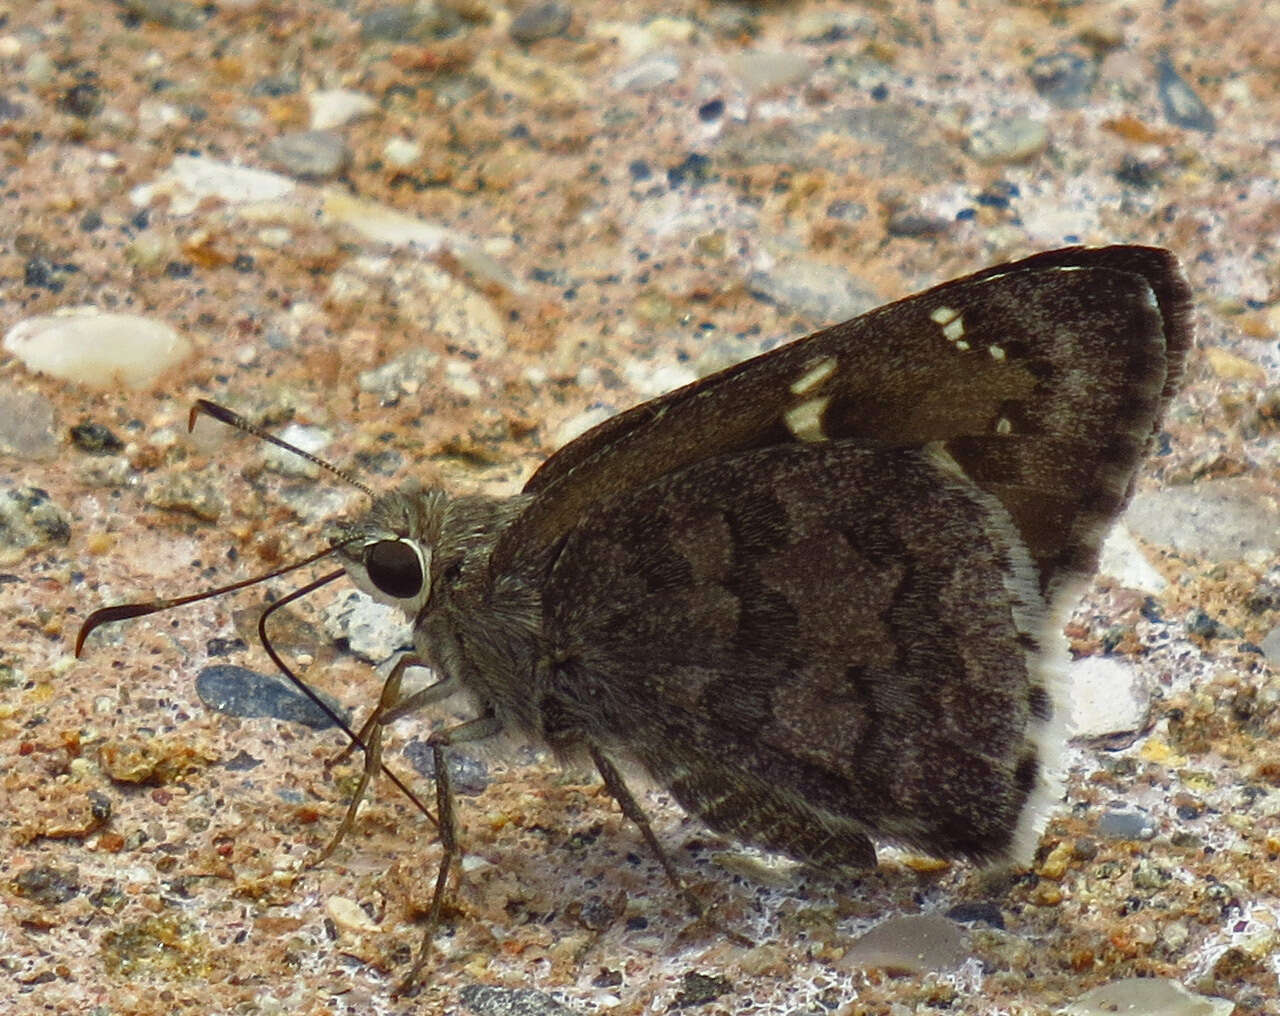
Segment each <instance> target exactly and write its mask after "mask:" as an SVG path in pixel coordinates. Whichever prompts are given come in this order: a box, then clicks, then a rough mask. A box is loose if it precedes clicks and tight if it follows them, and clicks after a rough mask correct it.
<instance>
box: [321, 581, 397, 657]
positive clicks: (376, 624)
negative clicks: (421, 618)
mask: <svg viewBox="0 0 1280 1016" xmlns="http://www.w3.org/2000/svg"><path fill="white" fill-rule="evenodd" d="M324 630H325V632H326V633H328V635H329V636H330V637H331V638H334V639H340V640H342V641H344V642H345V643H346V644H347V647H348V648H349V649H350V650H351V652H352V653H354V654H355V655H356V656H358V657H360V659H362V660H365V661H367V662H369V663H381V662H382V661H383V660H385V659H387V658H388V657H389V656H391V654H392V653H395V652H396V651H397V650H400V649H404V648H406V647H408V646H412V645H413V627H412V625H410V624H409V622H408V620H407V619H406V618H405V616H404V611H402V610H400V609H399V608H397V607H391V606H388V605H387V604H384V603H379V602H378V601H377V600H375V599H373V597H371V596H369V595H368V594H366V593H363V592H361V591H360V590H358V589H352V590H349V591H348V592H347V593H346V595H345V596H342V597H340V598H339V599H337V600H335V601H334V602H333V603H331V604H330V605H329V606H328V607H327V608H326V609H325V612H324Z"/></svg>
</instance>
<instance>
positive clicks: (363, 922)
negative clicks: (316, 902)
mask: <svg viewBox="0 0 1280 1016" xmlns="http://www.w3.org/2000/svg"><path fill="white" fill-rule="evenodd" d="M324 909H325V911H326V912H327V913H328V915H329V917H330V918H331V919H332V920H333V923H334V924H335V925H337V926H338V928H339V929H340V930H342V931H345V932H347V933H349V934H352V935H370V934H373V933H374V932H376V931H378V925H377V923H376V922H375V921H374V920H373V918H371V917H370V916H369V915H368V914H366V913H365V912H364V910H363V909H361V907H360V904H359V903H357V902H356V901H355V900H352V899H348V898H347V897H346V896H330V897H329V898H328V899H327V900H325V904H324Z"/></svg>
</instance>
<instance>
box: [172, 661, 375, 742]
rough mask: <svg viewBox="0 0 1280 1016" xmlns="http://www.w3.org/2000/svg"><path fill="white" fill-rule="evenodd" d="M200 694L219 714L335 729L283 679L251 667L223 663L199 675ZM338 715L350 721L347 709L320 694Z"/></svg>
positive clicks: (318, 708) (321, 711)
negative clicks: (268, 718) (263, 718)
mask: <svg viewBox="0 0 1280 1016" xmlns="http://www.w3.org/2000/svg"><path fill="white" fill-rule="evenodd" d="M196 694H197V695H199V696H200V701H201V702H203V703H204V704H205V705H207V706H208V707H209V708H210V709H212V710H214V711H215V712H219V713H225V714H226V715H228V716H246V717H253V716H269V717H272V718H273V719H277V720H285V721H286V722H288V723H301V724H302V725H304V726H307V727H310V728H311V729H312V730H327V729H328V728H330V727H332V726H335V724H334V722H333V720H332V719H330V717H329V716H327V715H326V714H325V712H324V710H322V709H321V708H320V707H319V706H317V705H316V704H315V703H314V702H312V701H311V700H310V699H309V698H307V697H306V695H305V694H303V693H302V692H300V691H299V690H298V689H297V688H295V687H294V686H293V685H292V684H290V683H289V682H288V681H287V680H286V679H285V678H283V677H276V676H274V675H272V674H260V673H258V671H256V670H249V669H248V668H247V667H237V666H234V665H232V664H229V663H219V664H215V665H214V666H212V667H205V668H204V669H203V670H202V671H200V673H199V674H197V675H196ZM316 694H317V695H319V696H320V698H321V699H323V700H324V701H325V702H326V703H327V704H328V706H329V708H330V709H332V710H333V711H334V712H335V713H337V715H339V716H340V717H342V719H343V720H344V721H346V722H350V713H349V712H348V711H347V710H346V708H345V707H344V706H343V705H342V704H341V703H340V702H338V701H337V700H336V699H334V698H333V697H332V696H330V695H327V694H325V693H324V692H321V691H317V692H316Z"/></svg>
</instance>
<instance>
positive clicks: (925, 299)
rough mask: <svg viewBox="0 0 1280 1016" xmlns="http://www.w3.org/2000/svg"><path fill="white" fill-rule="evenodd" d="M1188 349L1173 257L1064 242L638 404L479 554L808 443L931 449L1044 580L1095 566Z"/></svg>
mask: <svg viewBox="0 0 1280 1016" xmlns="http://www.w3.org/2000/svg"><path fill="white" fill-rule="evenodd" d="M1190 342H1191V323H1190V292H1189V289H1188V287H1187V285H1186V282H1185V280H1184V279H1183V277H1182V274H1181V272H1180V269H1179V268H1178V265H1177V261H1176V259H1175V258H1174V257H1173V255H1171V254H1170V253H1169V252H1167V251H1163V250H1159V249H1156V248H1146V247H1106V248H1095V249H1089V248H1070V249H1066V250H1061V251H1051V252H1048V253H1045V254H1040V255H1036V256H1034V257H1031V258H1028V259H1026V260H1024V261H1019V262H1014V263H1012V264H1008V265H1002V266H998V267H995V268H990V269H987V270H985V271H982V272H978V273H977V274H975V275H971V276H968V277H966V278H962V279H958V280H955V281H952V282H948V283H945V284H943V285H941V286H938V287H936V288H934V289H931V290H928V291H926V292H924V293H920V294H917V295H915V296H911V297H908V298H906V299H905V300H900V301H898V302H896V303H891V304H888V305H886V306H884V307H881V308H879V309H877V310H873V311H871V312H869V313H867V314H864V315H862V316H860V317H857V318H854V319H852V320H850V321H846V322H844V323H843V324H839V325H835V326H833V327H831V328H828V329H825V330H824V331H820V332H817V333H815V334H814V335H811V336H808V337H807V338H804V339H800V340H798V341H796V342H793V343H790V344H788V345H785V346H782V347H780V348H778V349H776V350H773V351H771V352H769V353H766V354H764V355H762V356H758V357H755V358H754V359H751V360H748V361H745V362H744V363H741V364H738V365H736V366H733V367H730V368H728V369H726V370H723V371H721V372H719V373H717V374H713V375H711V376H710V377H707V378H704V379H702V380H700V381H697V382H695V383H693V384H691V385H688V386H686V387H684V388H681V389H679V390H677V391H674V392H671V393H669V394H667V395H663V396H660V397H658V398H656V399H653V400H651V401H649V402H646V403H643V404H642V405H640V406H637V407H635V408H634V409H632V410H629V411H628V412H625V413H622V414H620V415H619V416H617V417H614V418H613V419H611V420H607V421H605V422H604V423H603V424H601V425H600V426H598V427H596V428H594V429H593V430H591V431H589V432H588V433H586V434H584V435H583V436H582V437H580V438H578V439H577V440H575V441H573V442H571V443H570V444H569V445H567V446H565V447H564V448H563V449H561V450H560V451H559V452H557V453H556V454H555V455H553V456H552V457H551V458H550V459H548V460H547V461H546V463H544V464H543V466H542V467H541V468H540V469H539V470H538V471H537V472H536V473H535V474H534V476H533V477H532V478H531V479H530V480H529V482H528V484H527V485H526V488H525V490H526V492H527V493H531V494H534V495H536V497H535V500H534V501H533V503H532V504H531V505H530V506H529V508H528V509H527V510H526V511H525V513H524V514H523V516H522V517H521V518H520V519H519V520H518V521H517V522H516V523H515V524H514V525H513V526H512V527H511V529H510V530H509V531H508V532H507V534H506V535H505V537H504V539H503V541H502V543H501V544H500V545H499V547H498V549H497V551H496V552H495V557H494V561H495V567H498V568H503V567H509V566H511V565H512V564H517V563H518V562H520V561H521V560H529V561H532V560H535V559H536V558H537V557H539V556H540V555H543V554H545V553H546V552H548V551H549V550H550V548H552V547H554V546H555V545H556V544H557V543H558V542H559V541H560V540H561V539H563V538H564V537H565V536H566V535H567V534H568V533H569V532H570V531H572V529H573V528H574V527H575V526H576V525H577V522H578V520H579V519H580V517H581V515H582V513H583V512H584V511H585V510H586V509H587V508H588V507H589V506H590V505H591V504H593V503H595V502H597V501H601V500H605V499H609V498H612V497H616V496H618V495H619V494H621V493H623V492H625V491H627V490H630V489H634V488H636V487H638V486H641V485H643V484H646V483H649V482H652V481H653V480H655V479H657V478H658V477H661V476H663V475H666V474H668V473H671V472H673V471H675V470H678V469H681V468H683V467H686V466H688V465H691V464H693V463H696V462H701V461H706V460H708V459H711V458H714V457H716V456H721V455H730V454H734V453H740V452H744V451H748V450H751V449H756V448H765V447H772V446H776V445H782V444H793V443H803V442H814V441H845V440H853V441H857V442H858V443H859V444H860V445H863V446H866V447H915V446H922V445H925V444H927V443H929V442H934V441H940V442H943V443H944V444H945V446H946V448H947V450H948V451H949V452H950V453H951V455H952V456H953V458H954V459H955V461H956V462H958V463H959V464H960V466H961V468H962V469H963V470H964V471H965V472H966V473H967V474H968V475H969V476H971V477H972V478H973V479H974V481H975V482H976V483H978V484H979V485H980V486H981V487H983V489H985V490H988V491H989V492H991V493H993V494H995V495H996V496H997V497H998V498H999V499H1000V500H1001V502H1002V503H1003V504H1004V505H1005V507H1006V509H1007V510H1008V511H1009V513H1010V514H1011V515H1012V517H1013V519H1014V521H1015V524H1016V525H1017V527H1018V529H1019V531H1020V532H1021V534H1022V536H1023V539H1024V541H1025V543H1026V545H1027V547H1028V548H1029V550H1030V552H1031V555H1032V557H1033V559H1034V560H1035V562H1036V565H1037V567H1038V569H1039V581H1040V585H1041V588H1042V589H1044V590H1046V591H1048V590H1049V589H1050V588H1051V587H1057V586H1059V585H1061V584H1062V582H1063V581H1064V580H1066V579H1069V578H1070V577H1072V576H1073V575H1078V574H1081V573H1086V572H1088V571H1089V570H1091V569H1092V567H1093V565H1094V563H1095V561H1096V555H1097V547H1098V543H1099V541H1100V539H1101V535H1102V531H1103V529H1104V528H1105V525H1106V523H1107V522H1108V521H1109V520H1110V519H1112V518H1113V517H1114V516H1115V514H1116V513H1117V512H1118V511H1119V510H1120V509H1121V508H1122V507H1123V505H1124V503H1125V502H1126V500H1127V498H1128V496H1129V493H1130V492H1131V489H1132V483H1133V477H1134V473H1135V471H1136V468H1137V465H1138V463H1139V462H1140V460H1141V458H1142V455H1143V454H1144V452H1145V449H1146V447H1147V445H1148V443H1149V441H1150V438H1151V435H1152V434H1153V432H1154V431H1155V430H1156V428H1157V427H1158V425H1159V420H1160V417H1161V415H1162V413H1163V410H1164V406H1165V404H1166V403H1167V402H1168V400H1169V398H1170V397H1171V396H1172V394H1173V392H1174V391H1175V390H1176V389H1177V386H1178V382H1179V379H1180V377H1181V372H1182V365H1183V360H1184V358H1185V355H1186V351H1187V349H1188V347H1189V345H1190Z"/></svg>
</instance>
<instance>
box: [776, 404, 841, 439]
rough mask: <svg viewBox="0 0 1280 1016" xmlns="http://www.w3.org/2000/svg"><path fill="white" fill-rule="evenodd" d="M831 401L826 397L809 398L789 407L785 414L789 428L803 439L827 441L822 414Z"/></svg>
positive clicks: (784, 418) (784, 417)
mask: <svg viewBox="0 0 1280 1016" xmlns="http://www.w3.org/2000/svg"><path fill="white" fill-rule="evenodd" d="M830 401H831V400H830V399H829V398H826V397H822V398H817V399H809V400H807V401H805V402H802V403H800V405H798V406H793V407H792V408H790V409H788V410H787V411H786V412H785V413H784V414H783V420H784V421H785V422H786V424H787V429H788V430H789V431H791V433H792V434H794V435H795V436H796V437H797V438H799V439H800V440H801V441H825V440H826V439H827V435H826V434H825V433H823V430H822V414H823V413H825V412H826V410H827V403H829V402H830Z"/></svg>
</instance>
